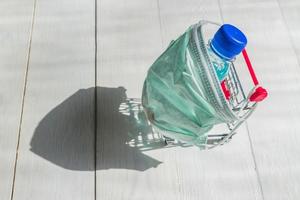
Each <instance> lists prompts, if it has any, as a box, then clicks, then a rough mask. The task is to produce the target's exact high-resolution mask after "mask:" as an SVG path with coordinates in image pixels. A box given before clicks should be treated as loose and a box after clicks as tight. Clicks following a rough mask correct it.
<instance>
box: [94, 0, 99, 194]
mask: <svg viewBox="0 0 300 200" xmlns="http://www.w3.org/2000/svg"><path fill="white" fill-rule="evenodd" d="M97 7H98V2H97V0H95V10H94V12H95V55H94V56H95V77H94V78H95V83H94V85H95V90H94V93H95V94H94V97H95V99H94V101H95V102H94V109H95V111H94V117H95V119H94V120H95V121H94V198H95V200H97V139H98V137H97V132H98V125H97V122H98V95H97V82H98V77H97V73H98V70H97V68H98V64H97V62H98V59H97V55H98V25H97V24H98V21H97V18H98V8H97Z"/></svg>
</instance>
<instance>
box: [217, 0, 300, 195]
mask: <svg viewBox="0 0 300 200" xmlns="http://www.w3.org/2000/svg"><path fill="white" fill-rule="evenodd" d="M286 3H287V2H286V1H282V4H284V5H285V4H286ZM288 4H289V3H288ZM288 4H286V5H288ZM222 11H223V15H224V19H225V20H226V21H227V22H231V23H234V24H236V25H238V26H239V27H241V28H242V29H243V30H244V31H245V32H246V34H247V36H248V42H249V44H248V53H249V55H250V57H251V59H252V62H253V65H254V68H255V70H256V72H257V75H258V77H259V79H260V80H261V83H262V84H263V86H265V87H266V88H267V89H268V91H269V97H268V99H267V100H265V102H262V103H261V105H259V106H258V108H257V110H256V112H255V113H254V114H253V116H252V117H251V118H250V119H249V131H250V134H251V140H252V143H253V148H254V153H255V158H256V162H257V167H258V172H259V175H260V178H261V183H262V188H263V193H264V199H266V200H271V199H272V200H275V199H278V200H279V199H287V200H288V199H299V197H300V193H299V187H300V165H299V163H300V159H299V153H300V148H299V142H300V137H299V130H300V126H299V119H300V115H299V113H300V106H299V100H300V99H299V98H300V97H299V94H300V93H299V92H300V68H299V63H298V60H297V57H296V54H295V51H294V49H293V44H292V43H291V41H293V42H295V41H296V40H297V39H296V38H293V40H291V38H290V37H289V32H288V30H287V26H286V24H285V22H284V20H283V18H282V15H281V11H280V7H279V4H278V2H277V1H273V0H270V1H263V2H256V3H254V2H252V1H240V2H238V3H236V2H235V1H222ZM290 11H291V12H290ZM295 12H296V11H295V10H294V11H293V8H290V9H287V10H286V14H287V13H290V14H287V15H289V17H287V18H289V19H291V18H293V16H295ZM293 20H294V23H295V24H294V25H296V24H297V23H296V21H295V20H296V19H295V18H293ZM298 21H299V20H298ZM291 27H292V26H291ZM297 29H298V28H297V27H295V29H293V30H292V31H294V33H293V34H294V35H297V34H296V32H295V31H297ZM294 45H298V44H297V43H294Z"/></svg>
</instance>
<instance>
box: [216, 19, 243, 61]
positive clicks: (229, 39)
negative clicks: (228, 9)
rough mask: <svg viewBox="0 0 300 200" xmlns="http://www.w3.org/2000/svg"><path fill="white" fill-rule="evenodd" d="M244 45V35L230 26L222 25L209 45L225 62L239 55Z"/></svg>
mask: <svg viewBox="0 0 300 200" xmlns="http://www.w3.org/2000/svg"><path fill="white" fill-rule="evenodd" d="M246 44H247V38H246V36H245V35H244V33H243V32H242V31H240V30H239V29H238V28H236V27H235V26H233V25H230V24H223V25H222V26H221V27H220V28H219V30H218V31H217V32H216V33H215V35H214V37H213V39H212V41H211V43H210V45H211V48H212V50H213V51H214V52H215V53H216V54H217V55H219V56H220V57H222V58H223V59H225V60H231V59H233V58H234V57H235V56H236V55H238V54H239V53H241V51H242V50H243V49H244V48H245V46H246Z"/></svg>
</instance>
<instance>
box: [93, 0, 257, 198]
mask: <svg viewBox="0 0 300 200" xmlns="http://www.w3.org/2000/svg"><path fill="white" fill-rule="evenodd" d="M98 6H99V7H98V12H99V15H98V17H99V18H98V45H99V52H98V74H97V75H98V86H99V88H98V135H97V137H98V140H97V143H98V146H97V197H98V198H99V199H104V200H106V199H149V200H150V199H151V200H153V199H189V200H192V199H249V200H250V199H251V200H252V199H262V198H261V193H260V190H259V184H258V181H257V177H256V173H255V169H254V163H253V159H252V156H251V151H250V144H249V141H248V136H247V132H246V129H245V127H242V128H241V129H240V133H239V134H238V135H237V136H236V137H234V140H233V141H232V142H231V143H230V144H228V145H226V146H223V147H220V148H218V149H215V150H212V151H199V150H198V149H197V148H194V147H192V148H182V147H176V148H159V145H158V144H157V146H156V147H153V146H152V148H153V150H151V151H146V152H145V151H141V150H140V148H139V147H138V145H137V144H136V143H133V142H134V141H135V142H136V140H134V139H136V138H135V137H137V138H143V135H147V133H149V132H150V130H149V127H144V129H141V127H140V126H139V124H138V123H137V122H136V120H135V117H136V116H135V115H134V114H133V113H130V112H128V110H127V113H126V112H125V113H124V112H123V114H122V113H120V112H119V109H120V104H124V101H125V100H124V99H125V98H126V97H140V96H141V90H142V84H143V80H144V77H145V75H146V71H147V69H148V68H149V66H150V65H151V63H152V62H153V61H154V60H155V59H156V58H157V57H158V56H159V54H160V53H161V52H162V51H163V49H164V48H166V46H167V45H168V43H169V42H170V41H171V40H172V39H175V38H176V37H177V36H179V35H180V34H181V33H182V32H184V31H185V30H186V28H187V27H188V26H189V25H191V24H193V23H196V22H197V21H198V20H199V19H201V18H202V19H204V18H205V19H210V20H213V21H221V17H220V14H219V7H218V3H217V1H188V2H181V1H159V2H158V4H156V2H155V1H130V2H125V1H116V0H114V1H111V0H110V1H108V0H103V1H100V4H99V5H98ZM160 20H161V21H160ZM160 27H161V29H160ZM161 44H162V46H163V48H161ZM119 86H122V87H123V88H122V87H119ZM118 87H119V88H118ZM125 89H126V91H125ZM121 107H122V106H121ZM124 114H125V115H124ZM128 135H129V136H128ZM137 135H139V136H137ZM132 138H133V140H131V139H132ZM132 143H133V144H132ZM137 143H138V142H137ZM144 146H147V145H145V144H144ZM150 146H151V145H150Z"/></svg>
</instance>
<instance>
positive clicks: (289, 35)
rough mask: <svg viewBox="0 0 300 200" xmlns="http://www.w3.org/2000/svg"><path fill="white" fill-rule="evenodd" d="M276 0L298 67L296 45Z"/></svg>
mask: <svg viewBox="0 0 300 200" xmlns="http://www.w3.org/2000/svg"><path fill="white" fill-rule="evenodd" d="M276 2H277V5H278V7H279V11H280V15H281V17H282V21H283V24H284V26H285V28H286V30H287V33H288V37H289V42H290V43H291V46H292V49H293V51H294V53H295V55H296V56H295V57H296V60H297V64H298V66H299V67H300V60H299V57H298V54H297V50H296V46H295V45H294V41H293V37H292V36H291V30H290V28H289V26H288V24H287V21H286V18H285V16H284V14H283V10H282V7H281V4H280V2H279V0H276Z"/></svg>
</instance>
